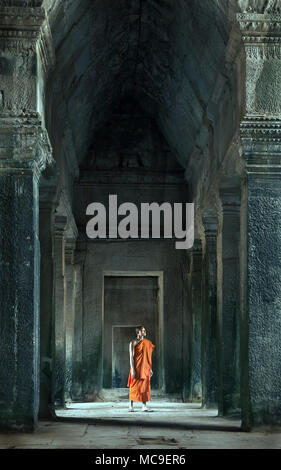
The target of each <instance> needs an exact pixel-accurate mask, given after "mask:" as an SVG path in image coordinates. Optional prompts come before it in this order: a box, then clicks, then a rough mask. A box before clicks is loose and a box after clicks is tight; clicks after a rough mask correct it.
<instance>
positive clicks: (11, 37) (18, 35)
mask: <svg viewBox="0 0 281 470" xmlns="http://www.w3.org/2000/svg"><path fill="white" fill-rule="evenodd" d="M41 4H42V1H41V0H40V1H36V0H33V1H30V2H29V4H28V6H26V5H24V3H23V2H20V1H12V0H7V1H6V2H5V5H0V48H1V49H7V50H9V52H15V51H17V52H19V51H20V50H26V49H27V48H32V49H33V50H34V51H35V47H36V42H37V40H38V38H39V36H40V30H41V26H42V24H43V22H44V20H45V17H46V14H45V10H44V9H43V8H42V7H41Z"/></svg>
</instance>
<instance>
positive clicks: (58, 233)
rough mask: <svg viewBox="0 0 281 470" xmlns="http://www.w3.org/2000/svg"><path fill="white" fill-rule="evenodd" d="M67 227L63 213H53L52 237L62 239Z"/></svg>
mask: <svg viewBox="0 0 281 470" xmlns="http://www.w3.org/2000/svg"><path fill="white" fill-rule="evenodd" d="M66 227H67V217H65V216H64V215H55V218H54V231H53V232H54V237H55V238H56V239H62V238H63V237H64V234H65V231H66Z"/></svg>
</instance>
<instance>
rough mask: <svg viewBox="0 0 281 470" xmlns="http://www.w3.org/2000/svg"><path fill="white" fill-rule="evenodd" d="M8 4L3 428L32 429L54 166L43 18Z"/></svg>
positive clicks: (1, 61) (1, 39)
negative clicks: (46, 214) (44, 96)
mask: <svg viewBox="0 0 281 470" xmlns="http://www.w3.org/2000/svg"><path fill="white" fill-rule="evenodd" d="M2 3H3V2H2ZM35 3H36V2H35ZM10 4H11V2H9V1H7V2H5V5H6V6H2V5H1V6H0V83H1V86H0V88H1V90H0V95H1V109H0V129H1V132H0V205H1V218H0V224H1V237H0V286H1V287H0V292H1V297H0V303H1V315H0V384H1V386H0V427H7V428H13V427H17V428H23V429H32V428H33V427H34V425H35V424H36V422H37V417H38V408H39V381H40V378H39V377H40V366H39V363H40V356H39V350H40V339H39V303H40V247H39V239H38V229H39V227H38V225H39V224H38V212H39V211H38V201H39V195H38V181H39V177H40V174H41V171H42V170H43V169H44V168H45V166H46V164H47V163H50V162H51V161H52V154H51V146H50V143H49V139H48V135H47V133H46V130H45V129H44V127H43V126H42V123H41V116H40V115H39V114H38V111H39V112H40V110H39V109H38V102H39V99H38V95H39V93H38V88H37V87H38V83H39V77H38V74H37V70H38V67H40V64H41V60H42V54H43V52H46V51H45V45H44V44H43V42H42V36H41V35H42V28H41V26H42V23H43V21H44V20H45V14H44V11H43V10H42V9H41V8H38V7H37V5H36V4H34V7H33V8H28V7H24V6H17V7H15V6H14V7H11V6H9V5H10ZM47 56H48V53H47V52H46V55H45V57H47Z"/></svg>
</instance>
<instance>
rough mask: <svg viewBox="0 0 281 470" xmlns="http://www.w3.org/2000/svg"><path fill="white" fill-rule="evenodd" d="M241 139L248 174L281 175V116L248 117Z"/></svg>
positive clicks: (241, 126) (245, 119) (242, 125)
mask: <svg viewBox="0 0 281 470" xmlns="http://www.w3.org/2000/svg"><path fill="white" fill-rule="evenodd" d="M280 66H281V63H280ZM240 137H241V143H242V148H243V157H244V158H245V160H246V170H247V173H248V174H250V173H256V174H260V175H262V174H264V175H269V176H270V175H273V176H274V175H275V176H276V175H278V174H281V116H280V117H277V116H259V115H255V116H246V117H245V118H244V120H243V121H242V122H241V124H240Z"/></svg>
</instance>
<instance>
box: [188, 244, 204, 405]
mask: <svg viewBox="0 0 281 470" xmlns="http://www.w3.org/2000/svg"><path fill="white" fill-rule="evenodd" d="M201 294H202V243H201V240H194V245H193V251H192V279H191V304H192V361H191V397H190V399H191V401H201V399H202V379H201V324H202V295H201Z"/></svg>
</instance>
